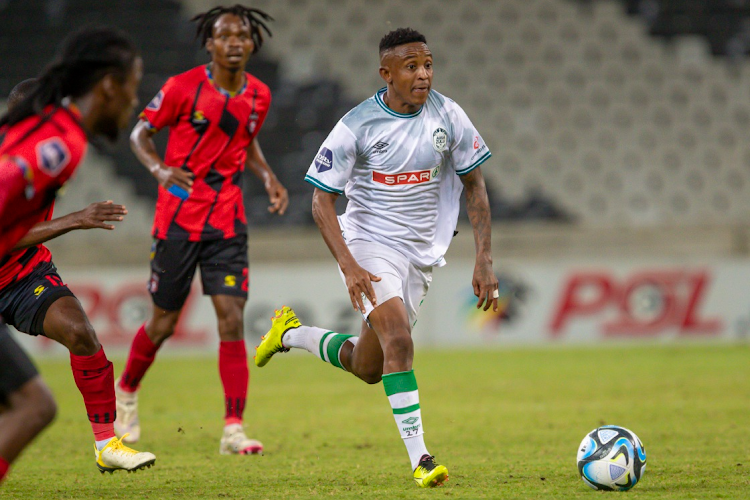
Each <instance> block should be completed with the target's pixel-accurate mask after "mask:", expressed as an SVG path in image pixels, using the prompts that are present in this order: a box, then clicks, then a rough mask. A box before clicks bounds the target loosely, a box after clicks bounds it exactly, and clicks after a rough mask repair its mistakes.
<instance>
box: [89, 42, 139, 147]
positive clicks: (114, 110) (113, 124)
mask: <svg viewBox="0 0 750 500" xmlns="http://www.w3.org/2000/svg"><path fill="white" fill-rule="evenodd" d="M142 77H143V61H142V60H141V58H140V57H136V58H135V60H134V61H133V66H132V67H131V68H130V71H129V72H128V76H127V77H126V78H125V81H123V82H118V81H116V80H114V83H113V88H112V92H111V94H112V95H111V98H110V99H109V101H108V103H107V105H106V109H105V111H104V112H103V113H102V119H101V120H100V122H101V123H100V124H99V127H98V128H99V129H100V130H99V131H98V132H100V133H101V134H102V135H104V136H105V137H107V138H108V139H110V140H112V141H115V140H117V135H118V134H119V132H120V130H122V129H124V128H126V127H127V126H128V124H129V122H130V117H131V116H133V110H134V109H135V108H136V106H138V86H139V85H140V84H141V78H142Z"/></svg>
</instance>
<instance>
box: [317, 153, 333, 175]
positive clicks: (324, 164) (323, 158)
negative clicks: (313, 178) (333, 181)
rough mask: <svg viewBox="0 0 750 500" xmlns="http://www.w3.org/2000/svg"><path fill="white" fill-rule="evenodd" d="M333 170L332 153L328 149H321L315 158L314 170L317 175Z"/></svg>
mask: <svg viewBox="0 0 750 500" xmlns="http://www.w3.org/2000/svg"><path fill="white" fill-rule="evenodd" d="M332 168H333V153H331V150H330V149H328V148H323V149H321V150H320V151H319V152H318V154H317V155H316V156H315V169H316V170H317V171H318V173H322V172H325V171H326V170H331V169H332Z"/></svg>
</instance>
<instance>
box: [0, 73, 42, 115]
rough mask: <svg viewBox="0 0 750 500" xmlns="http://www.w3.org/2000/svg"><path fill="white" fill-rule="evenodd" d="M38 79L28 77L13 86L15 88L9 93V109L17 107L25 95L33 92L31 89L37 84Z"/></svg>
mask: <svg viewBox="0 0 750 500" xmlns="http://www.w3.org/2000/svg"><path fill="white" fill-rule="evenodd" d="M37 81H38V80H37V79H36V78H27V79H26V80H24V81H22V82H20V83H19V84H18V85H16V86H15V87H13V89H11V91H10V94H8V102H7V105H8V109H12V108H14V107H16V105H17V104H18V103H19V102H21V101H22V100H23V98H24V97H26V96H27V95H29V92H31V90H32V89H33V88H34V86H35V85H36V84H37Z"/></svg>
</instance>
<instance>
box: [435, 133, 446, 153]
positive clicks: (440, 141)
mask: <svg viewBox="0 0 750 500" xmlns="http://www.w3.org/2000/svg"><path fill="white" fill-rule="evenodd" d="M432 147H433V148H435V151H437V152H438V153H442V152H443V151H445V148H447V147H448V132H446V131H445V129H444V128H436V129H435V131H434V132H433V133H432Z"/></svg>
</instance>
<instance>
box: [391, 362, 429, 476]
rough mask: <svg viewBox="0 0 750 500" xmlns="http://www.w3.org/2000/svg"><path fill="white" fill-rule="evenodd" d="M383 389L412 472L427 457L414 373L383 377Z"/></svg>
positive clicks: (397, 373)
mask: <svg viewBox="0 0 750 500" xmlns="http://www.w3.org/2000/svg"><path fill="white" fill-rule="evenodd" d="M383 388H384V389H385V394H386V396H388V402H389V403H390V404H391V408H392V409H393V418H394V419H395V420H396V425H397V426H398V431H399V433H400V434H401V439H403V440H404V446H406V452H407V453H408V454H409V461H410V462H411V470H414V469H416V468H417V465H419V459H420V458H422V456H423V455H425V454H427V455H429V452H428V451H427V447H426V446H425V444H424V426H423V425H422V409H421V407H420V406H419V389H418V388H417V379H416V377H415V376H414V371H413V370H409V371H408V372H396V373H388V374H385V375H383Z"/></svg>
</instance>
